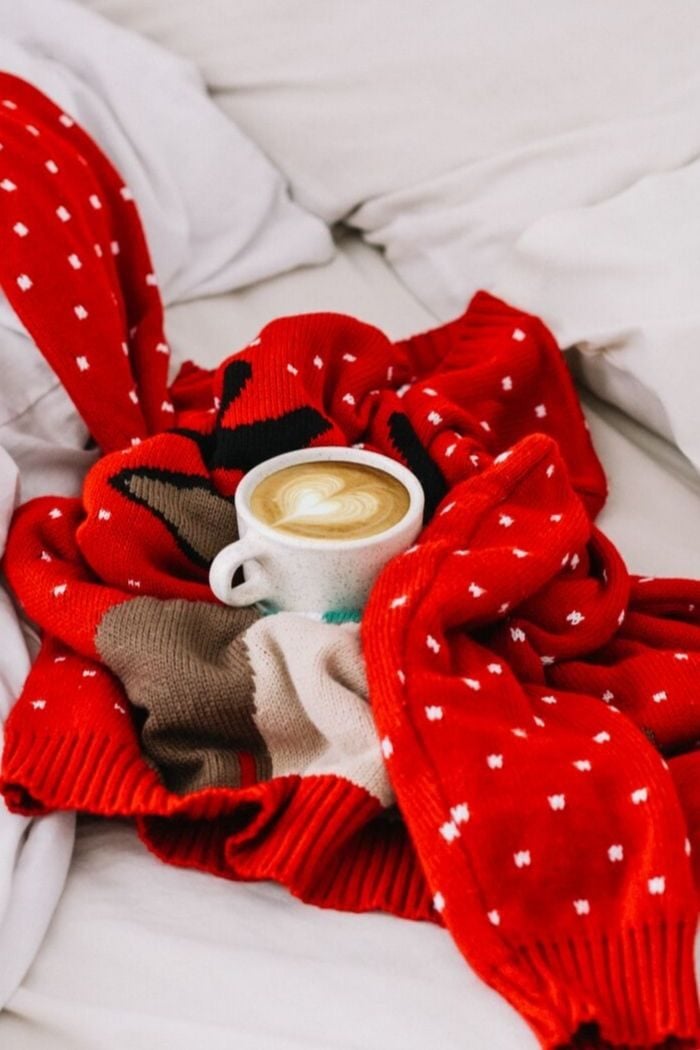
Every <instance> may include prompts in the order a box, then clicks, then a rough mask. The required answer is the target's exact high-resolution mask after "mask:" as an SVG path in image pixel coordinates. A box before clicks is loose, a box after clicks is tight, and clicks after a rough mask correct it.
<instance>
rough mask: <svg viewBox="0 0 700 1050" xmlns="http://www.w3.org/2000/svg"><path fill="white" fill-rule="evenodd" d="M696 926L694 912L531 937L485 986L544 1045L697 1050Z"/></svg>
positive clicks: (699, 1035) (699, 1028) (699, 1022)
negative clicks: (615, 928)
mask: <svg viewBox="0 0 700 1050" xmlns="http://www.w3.org/2000/svg"><path fill="white" fill-rule="evenodd" d="M696 926H697V920H696V916H695V915H694V914H692V915H688V916H684V917H679V918H677V919H676V920H675V921H674V920H672V919H666V920H665V921H661V922H648V923H638V924H636V925H635V926H633V927H629V928H627V929H624V930H623V931H622V932H617V933H613V932H610V933H604V932H603V933H591V934H589V935H588V936H587V937H581V936H580V934H577V935H576V936H570V937H566V936H562V937H561V938H560V939H559V940H556V941H535V942H533V943H531V944H529V945H524V946H521V947H520V948H518V949H517V950H516V957H517V962H515V963H514V964H513V966H512V967H508V968H506V969H500V970H499V971H497V972H494V973H493V974H492V976H491V978H490V983H492V984H493V985H494V987H495V988H497V990H498V991H500V992H501V993H502V994H503V995H504V996H505V997H506V998H507V999H508V1000H509V1001H510V1002H511V1003H512V1005H513V1006H514V1007H515V1008H516V1009H517V1010H518V1011H519V1012H520V1013H521V1014H522V1015H523V1016H524V1017H525V1018H526V1019H527V1021H528V1022H529V1023H530V1025H531V1026H532V1028H533V1029H534V1031H535V1032H536V1034H537V1036H538V1038H539V1039H540V1041H541V1043H542V1046H543V1047H546V1048H548V1050H555V1048H556V1050H559V1048H563V1047H577V1048H578V1047H598V1046H599V1047H609V1048H613V1047H620V1048H625V1050H630V1048H640V1050H641V1048H651V1047H662V1046H668V1047H681V1046H682V1047H689V1048H693V1050H696V1048H697V1047H698V1046H699V1045H700V1012H699V1010H698V993H697V988H696V979H695V967H694V943H695V932H696ZM487 979H489V978H488V976H487Z"/></svg>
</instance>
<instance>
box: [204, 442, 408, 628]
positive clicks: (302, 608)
mask: <svg viewBox="0 0 700 1050" xmlns="http://www.w3.org/2000/svg"><path fill="white" fill-rule="evenodd" d="M328 460H332V461H334V462H339V461H341V462H351V463H361V464H364V465H366V466H369V467H375V468H377V469H379V470H383V471H385V473H387V474H389V475H391V476H392V477H394V478H396V479H397V480H398V481H400V482H401V484H402V485H404V487H405V488H406V490H407V492H408V495H409V506H408V510H407V512H406V514H405V515H404V516H403V518H401V520H400V521H398V522H397V523H396V524H395V525H392V526H391V528H388V529H386V530H385V531H384V532H379V533H376V534H375V535H374V536H367V537H364V538H362V539H351V540H327V539H323V540H321V539H310V538H308V537H301V536H293V535H290V534H287V533H284V532H280V531H279V530H277V529H274V528H272V527H271V526H269V525H266V524H264V523H263V522H262V521H260V520H259V519H258V518H257V517H255V516H254V515H253V513H252V511H251V509H250V503H249V501H250V496H251V494H252V493H253V491H254V489H255V488H256V486H257V485H258V484H259V483H260V482H261V481H262V479H263V478H265V477H267V476H268V475H269V474H273V473H275V472H276V471H278V470H282V469H283V468H284V467H291V466H294V465H295V464H297V463H310V462H319V461H328ZM423 504H424V498H423V489H422V488H421V486H420V483H419V481H418V479H417V478H416V477H415V475H414V474H412V473H411V472H410V471H409V470H407V469H406V467H404V466H402V465H401V464H400V463H396V462H395V461H394V460H393V459H389V458H388V457H387V456H382V455H380V454H379V453H377V452H368V451H366V450H365V449H358V448H346V447H344V446H339V447H335V446H328V447H325V448H312V449H299V450H297V451H295V452H287V453H285V454H284V455H282V456H275V457H274V459H268V460H265V462H264V463H260V464H259V465H258V466H257V467H254V468H253V470H251V471H249V472H248V473H247V474H246V475H245V477H244V478H243V479H242V481H241V482H240V484H239V485H238V488H237V489H236V516H237V518H238V534H239V537H240V538H239V539H238V540H236V542H235V543H230V544H229V545H228V546H227V547H224V548H223V550H221V551H219V553H218V554H217V555H216V557H215V558H214V560H213V562H212V564H211V569H210V570H209V583H210V586H211V589H212V591H213V592H214V594H215V595H216V597H217V598H218V599H219V600H220V601H222V602H224V603H225V604H226V605H234V606H241V605H255V604H262V605H263V606H264V607H265V608H266V609H269V610H274V609H279V610H286V611H288V612H316V613H327V612H335V611H338V610H360V609H362V607H363V606H364V604H365V601H366V600H367V596H368V595H369V592H370V589H371V587H372V584H373V583H374V580H375V579H376V577H377V576H378V574H379V572H380V570H381V569H382V567H383V566H384V565H385V563H386V562H387V561H389V559H390V558H393V557H394V556H395V555H396V554H400V553H401V551H403V550H405V549H406V548H407V547H410V545H411V544H412V543H413V541H414V540H415V539H416V537H417V536H418V533H419V532H420V530H421V527H422V523H423ZM241 566H242V568H243V578H244V582H243V583H239V584H237V585H235V586H233V584H232V581H233V577H234V575H235V573H236V571H237V570H238V569H239V568H240V567H241Z"/></svg>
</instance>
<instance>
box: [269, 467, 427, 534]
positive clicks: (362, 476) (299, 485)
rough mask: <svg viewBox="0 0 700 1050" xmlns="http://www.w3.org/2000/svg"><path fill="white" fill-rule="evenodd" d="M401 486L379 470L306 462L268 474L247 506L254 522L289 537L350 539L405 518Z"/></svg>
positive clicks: (407, 501)
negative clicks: (255, 520) (253, 517)
mask: <svg viewBox="0 0 700 1050" xmlns="http://www.w3.org/2000/svg"><path fill="white" fill-rule="evenodd" d="M409 505H410V496H409V494H408V490H407V489H406V487H405V485H402V484H401V482H400V481H398V480H397V479H396V478H394V477H393V476H392V475H391V474H388V473H387V472H386V471H384V470H379V469H377V468H376V467H371V466H368V465H366V464H364V463H352V462H348V461H345V460H312V461H310V462H308V463H295V464H294V465H293V466H291V467H285V468H283V469H282V470H278V471H275V473H273V474H268V476H267V477H266V478H263V480H262V481H261V482H260V483H259V484H258V485H256V487H255V489H254V490H253V493H252V495H251V497H250V509H251V511H252V512H253V514H254V515H255V517H256V518H258V519H259V520H260V521H262V522H264V524H266V525H269V526H270V527H271V528H273V529H275V530H277V531H279V532H285V533H288V534H289V535H292V536H300V537H305V538H308V539H317V540H324V539H325V540H355V539H364V538H366V537H369V536H375V535H377V534H378V533H380V532H385V531H386V530H387V529H390V528H391V527H392V526H393V525H396V524H397V522H399V521H401V519H402V518H403V517H404V516H405V514H406V512H407V511H408V509H409Z"/></svg>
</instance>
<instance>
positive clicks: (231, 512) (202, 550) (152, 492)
mask: <svg viewBox="0 0 700 1050" xmlns="http://www.w3.org/2000/svg"><path fill="white" fill-rule="evenodd" d="M126 487H127V488H128V490H129V492H130V493H131V495H132V496H133V497H134V499H136V500H138V501H139V503H145V504H146V506H147V507H150V509H151V510H152V511H154V512H155V513H156V514H157V515H158V517H160V518H163V519H164V521H165V522H166V524H167V525H168V526H169V528H171V529H172V531H173V532H174V533H175V534H176V535H177V536H179V537H180V538H181V539H183V540H184V541H185V543H186V544H187V545H188V546H189V547H191V548H192V550H193V551H194V552H195V553H196V554H198V555H199V556H200V557H201V558H203V559H204V560H205V561H207V562H209V561H211V560H212V559H213V558H214V556H215V555H216V554H218V552H219V551H220V550H221V548H222V547H225V546H226V544H227V543H233V541H234V540H236V539H238V527H237V523H236V511H235V509H234V506H233V503H231V502H230V501H229V500H226V499H223V498H222V497H221V496H217V495H216V493H214V492H211V491H209V490H208V489H206V488H200V487H197V486H193V487H192V488H183V487H182V486H181V485H176V484H173V483H172V482H169V481H167V480H166V479H165V478H158V477H149V476H148V475H145V474H139V473H138V472H137V471H134V473H133V474H132V475H131V477H129V478H128V481H127V483H126Z"/></svg>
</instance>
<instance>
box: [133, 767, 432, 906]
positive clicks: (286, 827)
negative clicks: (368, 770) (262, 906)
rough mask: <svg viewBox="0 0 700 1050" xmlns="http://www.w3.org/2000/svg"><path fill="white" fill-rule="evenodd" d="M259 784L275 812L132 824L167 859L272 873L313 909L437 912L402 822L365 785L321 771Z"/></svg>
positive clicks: (250, 875)
mask: <svg viewBox="0 0 700 1050" xmlns="http://www.w3.org/2000/svg"><path fill="white" fill-rule="evenodd" d="M251 790H253V789H251ZM258 790H259V791H260V792H261V794H263V795H265V796H267V797H268V798H269V796H270V794H271V793H273V792H274V793H275V794H277V795H278V796H279V794H280V793H281V792H283V793H284V796H285V797H284V798H283V799H281V798H279V797H278V800H277V801H278V803H279V804H277V805H276V806H275V807H274V813H273V814H270V813H269V812H268V814H263V813H262V811H260V812H258V813H257V814H256V815H255V816H254V817H252V819H251V820H250V821H249V822H248V823H247V824H246V825H245V827H242V828H236V827H235V826H234V823H232V820H231V818H225V819H223V820H216V821H210V822H202V821H199V822H193V821H191V820H188V819H187V818H186V817H185V818H182V819H177V820H175V821H173V820H167V821H166V820H162V819H155V820H154V819H149V818H146V819H142V820H139V821H138V827H139V833H140V835H141V837H142V838H143V840H144V842H145V843H146V845H147V846H148V847H149V849H151V850H152V851H153V852H154V853H155V854H156V855H157V856H159V857H161V859H163V860H166V861H168V862H169V863H171V864H179V865H184V866H186V867H195V868H200V869H202V870H206V871H212V872H215V873H216V874H219V875H222V876H224V877H226V878H232V879H242V880H246V881H250V880H256V879H271V880H273V881H275V882H280V883H282V884H283V885H284V886H287V888H288V889H289V890H290V891H291V892H292V893H293V894H294V895H295V896H297V897H299V898H301V899H302V900H304V901H306V902H307V903H310V904H316V905H319V906H320V907H326V908H338V909H340V910H342V911H376V910H379V911H387V912H390V913H391V914H394V915H399V916H402V917H404V918H410V919H433V920H434V919H435V918H436V916H435V912H434V911H433V909H432V904H431V894H430V893H429V890H428V887H427V885H426V882H425V877H424V875H423V872H422V870H421V868H420V865H419V863H418V859H417V857H416V853H415V850H414V848H413V844H412V843H411V841H410V839H409V837H408V834H407V832H406V828H405V826H404V824H403V823H401V822H400V821H398V820H392V819H391V818H390V816H389V815H388V814H387V812H386V811H384V810H382V808H381V807H380V805H379V803H378V802H377V800H376V799H375V798H373V796H371V795H369V794H368V793H367V792H366V791H365V790H364V789H363V788H359V787H357V786H356V785H354V784H351V783H349V782H348V781H347V780H343V779H340V778H337V777H333V776H322V777H302V778H298V777H286V778H284V779H280V780H276V781H270V782H269V783H268V784H262V785H259V788H258Z"/></svg>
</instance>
